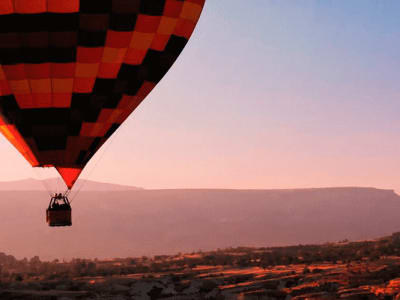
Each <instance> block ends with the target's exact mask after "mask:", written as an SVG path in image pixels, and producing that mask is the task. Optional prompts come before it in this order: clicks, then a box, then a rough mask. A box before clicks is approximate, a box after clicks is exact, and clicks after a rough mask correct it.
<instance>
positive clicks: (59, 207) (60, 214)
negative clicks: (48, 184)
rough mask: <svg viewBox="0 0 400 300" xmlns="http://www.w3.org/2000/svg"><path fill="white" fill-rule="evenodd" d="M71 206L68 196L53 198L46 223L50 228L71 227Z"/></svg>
mask: <svg viewBox="0 0 400 300" xmlns="http://www.w3.org/2000/svg"><path fill="white" fill-rule="evenodd" d="M71 212H72V209H71V205H70V204H69V201H68V198H67V197H66V196H61V195H56V196H54V197H52V198H51V200H50V203H49V207H48V208H47V209H46V222H47V224H48V225H49V226H51V227H55V226H71V225H72V218H71Z"/></svg>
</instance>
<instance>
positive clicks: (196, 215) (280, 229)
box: [0, 188, 400, 259]
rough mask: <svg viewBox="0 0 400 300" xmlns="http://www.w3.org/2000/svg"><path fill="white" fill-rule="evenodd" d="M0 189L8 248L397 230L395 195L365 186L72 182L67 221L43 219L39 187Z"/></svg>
mask: <svg viewBox="0 0 400 300" xmlns="http://www.w3.org/2000/svg"><path fill="white" fill-rule="evenodd" d="M0 199H1V201H0V225H1V226H0V241H1V245H0V252H6V253H13V255H16V256H17V257H24V256H27V257H31V256H34V255H39V256H40V257H41V258H43V259H53V258H63V257H65V258H71V257H99V258H101V257H126V256H138V255H152V254H168V253H175V252H185V251H192V250H199V249H202V250H208V249H216V248H224V247H230V246H278V245H291V244H309V243H324V242H328V241H338V240H343V239H349V240H363V239H371V238H376V237H379V236H383V235H388V234H390V233H392V232H395V231H399V230H400V218H399V217H398V216H399V213H400V197H399V196H397V195H396V194H395V193H394V192H393V191H390V190H379V189H373V188H322V189H301V190H132V191H125V192H81V193H80V194H79V195H78V197H77V198H76V199H75V200H74V201H73V203H72V206H73V210H72V215H73V226H72V227H71V228H49V227H47V225H46V223H45V209H46V207H47V205H48V200H49V199H48V195H46V193H44V192H38V191H36V192H22V191H20V192H5V191H3V192H0Z"/></svg>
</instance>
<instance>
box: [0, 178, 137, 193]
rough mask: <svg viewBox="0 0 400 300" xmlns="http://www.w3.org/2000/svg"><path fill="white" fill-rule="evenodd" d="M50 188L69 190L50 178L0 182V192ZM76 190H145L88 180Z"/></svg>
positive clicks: (80, 181) (80, 180)
mask: <svg viewBox="0 0 400 300" xmlns="http://www.w3.org/2000/svg"><path fill="white" fill-rule="evenodd" d="M46 187H48V188H53V187H54V188H55V189H56V188H57V187H59V188H61V187H62V188H64V187H65V189H66V188H67V187H66V186H65V184H64V183H63V182H62V181H61V179H58V178H49V179H46V180H37V179H33V178H28V179H22V180H15V181H7V182H0V191H44V190H46ZM74 188H75V189H80V190H81V191H98V192H102V191H114V192H116V191H133V190H143V188H140V187H135V186H128V185H118V184H112V183H104V182H97V181H91V180H86V179H78V181H77V182H76V183H75V187H74Z"/></svg>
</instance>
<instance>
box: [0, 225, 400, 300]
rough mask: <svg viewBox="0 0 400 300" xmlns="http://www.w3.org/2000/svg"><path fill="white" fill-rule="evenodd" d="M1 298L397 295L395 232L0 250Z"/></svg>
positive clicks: (399, 271)
mask: <svg viewBox="0 0 400 300" xmlns="http://www.w3.org/2000/svg"><path fill="white" fill-rule="evenodd" d="M0 266H1V268H0V271H1V272H0V299H5V300H7V299H49V300H50V299H60V300H68V299H121V300H123V299H143V300H144V299H148V300H154V299H163V300H176V299H182V300H184V299H187V300H189V299H221V300H222V299H226V300H228V299H232V300H233V299H235V300H236V299H238V300H245V299H285V300H286V299H400V233H395V234H393V235H391V236H389V237H385V238H380V239H377V240H374V241H364V242H348V241H345V240H344V241H341V242H337V243H328V244H323V245H305V246H303V245H298V246H292V247H275V248H245V247H241V248H229V249H224V250H217V251H212V252H195V253H190V254H177V255H172V256H168V255H162V256H154V257H151V258H149V257H140V258H124V259H109V260H97V259H96V260H87V259H73V260H71V261H68V262H67V261H58V260H54V261H51V262H42V261H41V260H40V258H39V257H37V256H36V257H33V258H31V259H22V260H17V259H15V258H14V257H13V256H11V255H6V254H4V253H0Z"/></svg>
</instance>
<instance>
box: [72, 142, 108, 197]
mask: <svg viewBox="0 0 400 300" xmlns="http://www.w3.org/2000/svg"><path fill="white" fill-rule="evenodd" d="M114 140H115V135H112V136H111V137H110V138H109V140H108V144H107V145H106V146H105V148H104V150H103V153H101V154H100V157H99V158H98V159H97V161H95V162H94V164H93V167H92V168H91V170H90V171H89V173H88V175H87V178H89V177H90V176H91V175H92V173H93V171H94V169H95V168H96V167H97V166H98V165H99V163H100V161H101V160H102V159H103V157H104V155H105V153H106V152H107V150H108V149H109V148H110V146H111V144H112V143H113V142H114ZM86 183H87V180H84V181H83V182H82V184H81V185H80V187H79V188H78V190H77V191H76V193H75V195H74V196H73V197H72V199H71V201H70V203H72V201H73V200H74V199H75V198H76V196H78V194H79V192H80V191H81V190H82V188H83V187H84V186H85V185H86Z"/></svg>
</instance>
